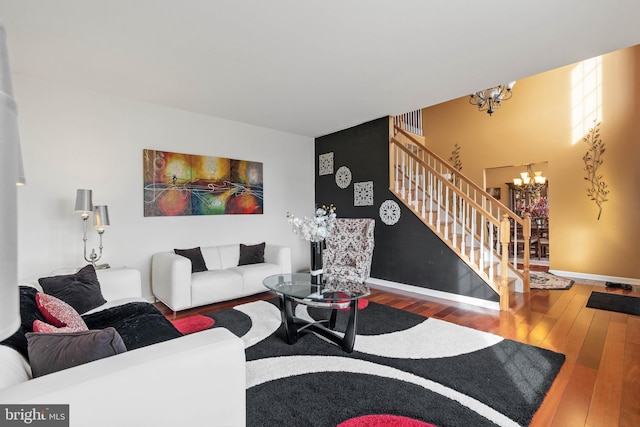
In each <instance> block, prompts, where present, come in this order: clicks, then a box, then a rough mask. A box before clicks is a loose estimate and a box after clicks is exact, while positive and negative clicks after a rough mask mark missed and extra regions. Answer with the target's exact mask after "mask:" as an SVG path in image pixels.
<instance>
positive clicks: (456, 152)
mask: <svg viewBox="0 0 640 427" xmlns="http://www.w3.org/2000/svg"><path fill="white" fill-rule="evenodd" d="M449 163H451V164H452V165H453V168H454V169H455V170H457V171H458V172H460V171H461V170H462V160H460V146H459V145H458V144H456V145H454V148H453V151H451V157H449Z"/></svg>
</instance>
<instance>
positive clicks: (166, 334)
mask: <svg viewBox="0 0 640 427" xmlns="http://www.w3.org/2000/svg"><path fill="white" fill-rule="evenodd" d="M36 292H37V290H36V289H35V288H32V287H30V286H20V317H21V324H20V329H18V331H16V333H15V334H13V335H12V336H11V337H9V338H7V339H6V340H4V341H2V342H0V345H5V346H7V347H11V348H13V349H14V350H17V351H18V352H20V354H22V355H23V356H24V357H25V358H26V359H27V360H28V359H29V354H28V352H27V338H26V337H25V334H26V333H27V332H33V321H34V320H41V321H43V322H46V320H45V319H44V317H43V316H42V314H40V311H39V310H38V306H37V305H36ZM82 318H83V319H84V321H85V323H86V324H87V326H88V327H89V329H104V328H106V327H108V326H112V327H114V328H115V329H116V331H118V333H119V334H120V336H121V337H122V341H124V344H125V346H126V347H127V350H134V349H136V348H140V347H145V346H147V345H151V344H156V343H159V342H162V341H167V340H170V339H173V338H178V337H181V336H182V333H180V332H179V331H178V330H177V329H176V328H175V327H174V326H173V325H172V324H171V322H170V321H168V320H167V318H166V317H164V316H163V315H162V313H160V310H158V309H157V308H156V307H155V306H154V305H153V304H150V303H148V302H132V303H128V304H123V305H119V306H116V307H112V308H108V309H106V310H102V311H98V312H96V313H93V314H86V315H84V316H82Z"/></svg>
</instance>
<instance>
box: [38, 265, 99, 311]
mask: <svg viewBox="0 0 640 427" xmlns="http://www.w3.org/2000/svg"><path fill="white" fill-rule="evenodd" d="M38 282H39V283H40V286H42V290H43V291H44V293H45V294H49V295H53V296H54V297H56V298H58V299H61V300H62V301H64V302H66V303H67V304H69V305H70V306H71V307H73V308H74V309H75V310H76V311H77V312H78V313H80V314H84V313H86V312H87V311H89V310H92V309H94V308H96V307H100V306H101V305H102V304H104V303H105V302H107V300H105V299H104V297H103V296H102V291H101V290H100V282H99V281H98V276H97V275H96V270H95V269H94V268H93V265H91V264H89V265H86V266H84V267H82V268H81V269H80V270H79V271H78V272H77V273H75V274H66V275H63V276H52V277H42V278H40V279H38Z"/></svg>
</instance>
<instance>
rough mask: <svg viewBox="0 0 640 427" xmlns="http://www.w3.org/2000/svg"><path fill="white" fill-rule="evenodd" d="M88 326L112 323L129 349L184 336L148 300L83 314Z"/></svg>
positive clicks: (106, 325) (99, 327) (92, 327)
mask: <svg viewBox="0 0 640 427" xmlns="http://www.w3.org/2000/svg"><path fill="white" fill-rule="evenodd" d="M82 318H83V319H84V322H85V323H86V324H87V326H88V327H89V329H104V328H106V327H109V326H111V327H113V328H115V329H116V331H118V333H119V334H120V336H121V337H122V341H124V345H125V346H126V347H127V350H135V349H136V348H140V347H146V346H148V345H151V344H156V343H159V342H162V341H168V340H170V339H173V338H178V337H181V336H182V333H180V332H179V331H178V330H177V329H176V328H175V327H174V326H173V325H172V324H171V322H170V321H168V320H167V318H166V317H164V315H163V314H162V313H160V310H158V309H157V308H156V307H155V306H153V304H150V303H148V302H130V303H128V304H123V305H119V306H116V307H111V308H108V309H106V310H102V311H98V312H97V313H92V314H85V315H84V316H82Z"/></svg>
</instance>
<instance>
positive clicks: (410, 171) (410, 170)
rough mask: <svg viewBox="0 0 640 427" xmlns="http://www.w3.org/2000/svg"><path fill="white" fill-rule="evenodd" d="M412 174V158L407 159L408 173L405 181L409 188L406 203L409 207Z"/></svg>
mask: <svg viewBox="0 0 640 427" xmlns="http://www.w3.org/2000/svg"><path fill="white" fill-rule="evenodd" d="M412 174H413V157H409V173H408V177H407V181H408V182H409V188H408V192H407V202H408V203H409V205H411V196H412V194H413V193H412V191H411V184H413V177H412V176H411V175H412Z"/></svg>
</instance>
